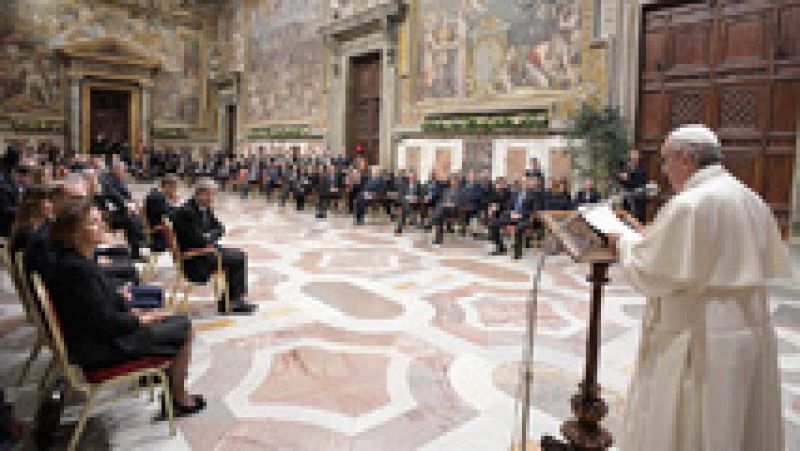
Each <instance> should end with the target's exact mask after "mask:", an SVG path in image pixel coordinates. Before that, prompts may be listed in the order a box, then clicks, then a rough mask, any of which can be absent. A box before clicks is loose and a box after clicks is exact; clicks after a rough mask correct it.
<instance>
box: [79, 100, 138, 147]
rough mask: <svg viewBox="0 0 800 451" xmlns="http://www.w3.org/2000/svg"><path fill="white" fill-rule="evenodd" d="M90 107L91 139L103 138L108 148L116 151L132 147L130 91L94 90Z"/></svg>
mask: <svg viewBox="0 0 800 451" xmlns="http://www.w3.org/2000/svg"><path fill="white" fill-rule="evenodd" d="M89 107H90V115H89V117H90V119H89V130H90V135H89V136H90V137H92V138H96V137H97V136H102V137H103V139H104V140H105V141H106V143H107V146H109V147H110V148H114V149H117V148H118V146H121V145H123V144H127V145H130V142H131V140H130V137H131V130H130V117H131V116H130V115H131V93H130V91H127V90H114V89H109V90H105V89H92V90H91V94H90V103H89Z"/></svg>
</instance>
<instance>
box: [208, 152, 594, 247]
mask: <svg viewBox="0 0 800 451" xmlns="http://www.w3.org/2000/svg"><path fill="white" fill-rule="evenodd" d="M256 166H257V167H258V169H257V172H256V173H255V176H253V174H251V173H250V172H249V170H247V169H245V170H243V172H242V173H241V174H240V175H239V177H240V180H238V183H231V181H230V180H228V184H235V185H238V186H239V187H240V188H242V190H243V192H245V191H244V190H246V189H248V187H251V188H252V187H259V188H260V189H261V190H262V191H263V192H264V193H265V195H266V196H267V198H269V199H271V198H273V197H275V196H276V195H277V197H278V199H279V202H280V203H281V205H285V203H286V202H287V201H288V200H289V198H290V197H292V198H294V201H295V204H296V208H297V210H304V209H305V207H306V201H307V199H309V198H310V197H316V216H317V217H318V218H320V219H322V218H325V217H326V216H327V212H328V211H329V210H330V209H331V206H332V205H334V204H342V205H343V206H344V205H345V204H346V208H347V211H348V212H349V213H350V214H352V215H353V217H354V222H355V224H356V225H360V224H363V222H364V217H365V215H366V212H367V211H368V210H369V209H370V208H378V209H380V210H384V211H385V212H386V214H387V215H389V216H390V217H391V218H392V220H393V221H395V222H396V229H395V231H396V233H397V234H402V233H403V230H404V229H405V228H406V226H407V224H408V222H409V220H410V219H412V218H413V219H415V222H416V224H417V225H418V226H419V227H420V228H423V229H428V230H430V229H433V230H434V232H435V233H434V237H433V243H434V244H441V243H442V241H443V237H444V231H445V229H448V230H450V229H452V225H454V224H457V225H461V233H462V234H466V229H467V225H468V224H470V222H471V221H473V220H478V221H480V222H481V223H483V224H484V225H485V226H486V228H487V229H488V234H487V237H488V238H489V239H490V240H491V241H492V242H493V243H494V244H495V251H494V252H493V253H494V254H502V253H506V252H507V249H506V245H505V243H504V242H503V234H502V233H501V231H502V230H504V229H509V228H513V229H514V233H513V236H514V247H513V249H514V253H513V256H514V258H520V257H521V254H522V250H523V247H524V246H523V243H524V240H525V236H526V234H527V232H528V231H530V230H534V229H536V230H538V229H540V227H541V224H540V223H539V222H538V221H537V219H536V215H535V213H537V212H539V211H543V210H571V209H574V208H575V207H576V206H577V205H580V204H583V203H595V202H598V201H599V199H600V195H599V193H598V192H597V190H596V189H594V187H593V184H592V182H591V181H589V180H587V181H585V182H584V186H583V189H582V190H580V191H578V192H577V193H576V195H575V196H574V199H573V196H571V194H570V193H569V190H568V187H567V184H566V181H559V182H556V183H555V184H554V186H553V187H552V188H551V187H548V186H546V183H545V182H544V177H543V175H542V172H541V170H539V169H538V168H534V169H533V170H530V171H528V172H527V173H526V175H525V177H523V178H522V179H521V180H519V181H518V182H517V183H515V184H513V185H509V184H508V183H507V182H506V181H505V179H503V178H499V179H497V180H496V181H492V180H491V178H490V176H489V174H488V172H484V173H482V174H480V176H479V175H478V173H476V172H475V171H469V172H468V173H467V174H466V177H462V176H461V175H460V174H451V175H450V177H447V178H443V177H439V175H438V174H436V173H433V174H432V175H431V177H430V180H428V181H427V182H425V183H422V182H420V181H419V179H418V176H417V174H416V173H415V172H414V171H404V170H398V171H396V172H390V171H383V170H381V169H380V168H378V167H372V168H370V169H369V170H368V171H367V170H364V169H359V168H353V167H352V166H350V165H349V164H348V163H347V162H346V161H345V160H343V159H335V158H334V159H330V160H329V161H328V162H327V164H324V163H321V162H318V161H313V160H306V161H296V160H292V159H288V158H287V159H280V158H272V159H270V160H269V161H266V162H263V163H259V164H257V165H256ZM222 182H224V181H222Z"/></svg>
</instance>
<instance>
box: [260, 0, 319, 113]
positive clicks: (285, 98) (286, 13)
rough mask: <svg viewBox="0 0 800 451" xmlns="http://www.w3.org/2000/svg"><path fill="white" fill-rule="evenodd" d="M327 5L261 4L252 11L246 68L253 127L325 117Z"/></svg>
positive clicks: (283, 0)
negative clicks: (323, 31)
mask: <svg viewBox="0 0 800 451" xmlns="http://www.w3.org/2000/svg"><path fill="white" fill-rule="evenodd" d="M323 11H324V9H323V0H311V1H308V2H297V1H295V0H275V1H270V2H260V3H259V4H258V5H256V6H254V8H253V9H252V10H251V11H250V14H251V16H250V36H249V39H248V46H249V48H248V55H247V57H248V60H247V67H246V84H247V96H246V98H247V102H248V103H247V113H248V118H249V120H250V121H251V122H260V121H274V120H298V119H307V118H312V117H321V116H324V113H325V97H326V96H325V95H324V93H323V60H324V49H323V43H322V39H320V37H319V35H318V34H317V27H319V24H320V22H321V20H322V13H323Z"/></svg>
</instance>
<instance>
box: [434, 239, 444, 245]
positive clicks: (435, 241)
mask: <svg viewBox="0 0 800 451" xmlns="http://www.w3.org/2000/svg"><path fill="white" fill-rule="evenodd" d="M442 243H443V241H442V240H433V245H434V246H441V245H442Z"/></svg>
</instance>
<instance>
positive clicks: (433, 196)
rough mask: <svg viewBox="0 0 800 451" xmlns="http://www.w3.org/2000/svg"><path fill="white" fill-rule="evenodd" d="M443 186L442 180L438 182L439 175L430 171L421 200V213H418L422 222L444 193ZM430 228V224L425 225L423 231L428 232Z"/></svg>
mask: <svg viewBox="0 0 800 451" xmlns="http://www.w3.org/2000/svg"><path fill="white" fill-rule="evenodd" d="M445 185H447V183H445V181H444V180H439V174H437V173H436V171H431V174H430V179H428V182H427V183H425V197H424V198H423V203H422V212H421V213H420V216H422V219H423V220H425V221H427V219H428V216H429V215H430V212H431V211H432V210H433V209H434V208H436V205H437V204H438V203H439V199H441V197H442V194H443V193H444V190H445V187H446V186H445ZM431 227H432V223H427V224H426V225H425V230H430V229H431Z"/></svg>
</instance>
